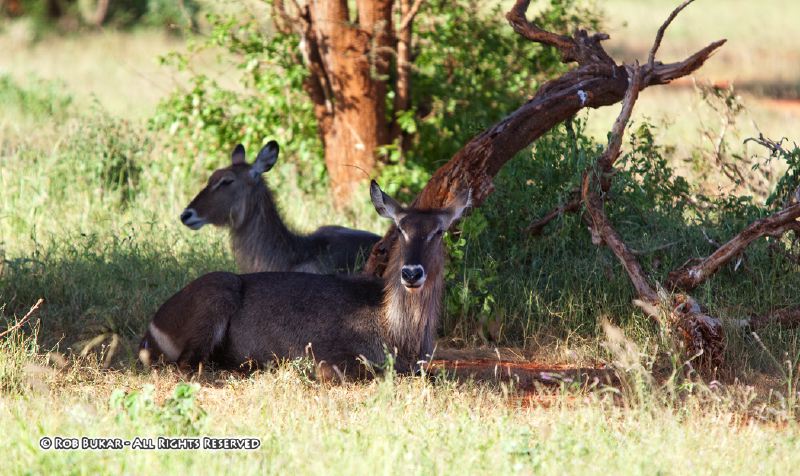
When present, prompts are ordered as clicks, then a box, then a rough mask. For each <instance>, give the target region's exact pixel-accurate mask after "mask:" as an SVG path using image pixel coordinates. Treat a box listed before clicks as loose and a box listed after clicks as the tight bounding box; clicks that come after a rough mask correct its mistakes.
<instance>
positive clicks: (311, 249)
mask: <svg viewBox="0 0 800 476" xmlns="http://www.w3.org/2000/svg"><path fill="white" fill-rule="evenodd" d="M277 160H278V143H277V142H275V141H270V142H269V143H268V144H267V145H265V146H264V147H263V148H262V149H261V152H259V153H258V157H256V160H255V162H253V163H252V164H248V163H247V162H246V161H245V150H244V147H243V146H242V145H241V144H239V145H237V146H236V148H235V149H233V153H232V154H231V161H232V164H231V165H230V166H229V167H225V168H223V169H219V170H216V171H215V172H214V173H213V174H211V178H209V179H208V185H206V187H205V188H204V189H203V190H201V191H200V193H198V194H197V196H196V197H194V200H192V202H191V203H189V206H188V207H186V209H185V210H184V211H183V213H181V221H182V222H183V224H184V225H186V226H188V227H189V228H191V229H193V230H198V229H200V228H201V227H202V226H203V225H206V224H208V223H210V224H212V225H216V226H224V227H228V228H230V232H231V245H232V247H233V254H234V257H235V258H236V265H237V266H238V268H239V270H240V271H241V272H243V273H255V272H259V271H303V272H307V273H329V272H353V271H355V270H356V267H357V261H359V258H363V257H366V256H367V255H369V251H370V249H371V248H372V245H374V244H375V243H376V242H377V241H378V240H379V239H380V237H379V236H378V235H376V234H374V233H369V232H367V231H361V230H352V229H350V228H344V227H341V226H323V227H321V228H318V229H317V230H316V231H315V232H313V233H311V234H310V235H301V234H297V233H294V232H293V231H291V230H290V229H289V228H288V227H287V226H286V224H285V223H284V222H283V220H282V219H281V216H280V214H278V210H277V208H276V207H275V202H274V200H273V199H272V193H271V191H270V190H269V188H268V187H267V185H266V184H265V183H264V180H263V179H262V178H261V174H263V173H264V172H266V171H268V170H270V169H271V168H272V166H273V165H275V162H276V161H277Z"/></svg>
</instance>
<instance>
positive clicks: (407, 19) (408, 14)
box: [397, 0, 422, 30]
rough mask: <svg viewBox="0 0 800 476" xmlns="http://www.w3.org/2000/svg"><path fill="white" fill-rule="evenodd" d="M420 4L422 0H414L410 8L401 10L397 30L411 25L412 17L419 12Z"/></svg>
mask: <svg viewBox="0 0 800 476" xmlns="http://www.w3.org/2000/svg"><path fill="white" fill-rule="evenodd" d="M421 6H422V0H415V2H414V4H413V5H411V7H410V8H407V9H406V11H404V12H403V11H401V13H402V15H403V19H402V20H400V25H398V28H397V29H398V30H405V29H407V28H408V27H410V26H411V22H412V21H414V17H416V16H417V13H418V12H419V7H421Z"/></svg>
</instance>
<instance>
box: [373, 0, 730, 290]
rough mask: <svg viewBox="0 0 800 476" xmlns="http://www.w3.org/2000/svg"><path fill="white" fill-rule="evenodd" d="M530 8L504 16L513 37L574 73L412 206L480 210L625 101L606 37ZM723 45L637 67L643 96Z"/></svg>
mask: <svg viewBox="0 0 800 476" xmlns="http://www.w3.org/2000/svg"><path fill="white" fill-rule="evenodd" d="M528 5H529V1H526V0H519V1H517V2H516V3H515V5H514V7H513V8H512V9H511V11H509V12H508V14H507V15H506V18H507V19H508V21H509V23H510V24H511V26H512V27H513V28H514V30H515V31H517V33H519V34H520V35H522V36H523V37H525V38H527V39H529V40H531V41H534V42H537V43H541V44H544V45H549V46H553V47H555V48H557V49H558V50H559V52H560V53H561V56H562V59H563V61H564V62H571V61H576V62H577V63H578V67H577V68H575V69H573V70H571V71H569V72H567V73H565V74H564V75H563V76H561V77H559V78H557V79H554V80H552V81H549V82H548V83H546V84H545V85H543V86H542V87H541V88H540V89H539V90H538V91H537V92H536V94H535V95H534V97H533V98H532V99H530V100H529V101H527V102H526V103H524V104H522V105H521V106H520V107H519V108H518V109H517V110H515V111H513V112H511V113H510V114H509V115H508V116H506V117H505V118H504V119H502V120H501V121H499V122H498V123H496V124H495V125H493V126H492V127H490V128H489V129H487V130H485V131H483V132H481V133H480V134H478V135H477V136H475V137H473V138H472V139H471V140H470V141H469V142H468V143H467V144H465V145H464V147H463V148H462V149H461V150H459V151H458V152H457V153H456V154H455V155H454V156H453V157H452V158H451V159H450V161H449V162H447V163H446V164H445V165H444V166H442V167H440V168H439V169H438V170H437V171H436V172H435V173H434V174H433V176H432V177H431V179H430V181H428V184H427V185H426V186H425V188H424V189H423V190H422V192H421V193H420V194H419V196H417V198H416V200H415V201H414V204H415V205H416V206H420V207H428V208H436V207H441V206H444V205H445V204H446V203H447V202H448V201H449V200H450V199H451V198H452V196H453V195H454V194H456V193H458V191H460V190H463V189H471V190H472V196H473V201H474V202H473V203H474V204H475V206H478V205H480V204H481V203H482V202H483V200H485V199H486V197H487V196H488V195H489V194H490V193H492V191H493V190H494V186H493V184H492V179H493V178H494V176H495V175H496V174H497V172H498V171H499V170H500V169H501V168H502V167H503V165H505V163H506V162H508V161H509V160H510V159H511V158H512V157H514V155H515V154H516V153H517V152H519V151H520V150H522V149H524V148H525V147H527V146H528V145H529V144H531V143H532V142H533V141H535V140H536V139H538V138H539V137H540V136H541V135H543V134H544V133H546V132H547V131H549V130H550V129H552V128H553V127H555V126H556V125H557V124H559V123H561V122H563V121H565V120H567V119H569V118H571V117H573V116H574V115H575V114H576V113H577V112H578V111H580V110H581V109H583V108H586V107H593V108H598V107H601V106H608V105H611V104H614V103H617V102H619V101H621V100H622V99H623V97H624V95H625V92H626V91H627V89H628V82H629V74H628V72H627V70H626V68H625V67H624V66H620V65H617V64H616V63H615V62H614V61H613V60H612V59H611V57H610V56H609V55H608V54H607V53H606V52H605V51H604V50H603V48H602V45H601V44H600V42H601V41H602V40H604V39H606V38H608V35H606V34H603V33H598V34H594V35H589V34H588V33H587V32H586V31H585V30H579V31H578V32H576V33H575V34H574V36H573V37H568V36H565V35H557V34H554V33H551V32H547V31H544V30H542V29H540V28H538V27H537V26H535V25H533V24H532V23H530V22H529V21H528V20H527V19H526V18H525V12H526V11H527V8H528ZM723 43H725V40H720V41H716V42H714V43H711V44H710V45H708V46H706V47H705V48H703V49H701V50H700V51H698V52H696V53H694V54H693V55H691V56H690V57H688V58H686V59H685V60H683V61H679V62H676V63H670V64H663V63H661V62H659V61H654V62H653V64H652V65H650V64H647V65H645V66H642V67H641V70H642V72H641V75H642V84H641V88H642V89H643V88H646V87H648V86H652V85H657V84H665V83H668V82H670V81H672V80H673V79H676V78H679V77H682V76H685V75H687V74H689V73H691V72H693V71H695V70H696V69H698V68H699V67H700V66H702V64H703V63H704V62H705V61H706V60H707V59H708V58H709V57H710V56H711V54H712V53H713V52H714V51H715V50H716V49H717V48H719V47H720V46H721V45H722V44H723ZM395 238H396V234H395V230H394V227H391V228H390V229H389V230H388V231H387V233H386V235H385V236H384V238H383V239H382V240H381V241H380V242H379V243H378V244H376V245H375V247H374V248H373V250H372V253H371V255H370V257H369V260H368V262H367V266H366V268H365V271H366V272H367V273H371V274H375V275H378V276H380V275H382V274H383V271H384V269H385V265H386V262H387V258H388V255H387V251H386V250H388V249H390V248H391V244H392V242H393V240H394V239H395Z"/></svg>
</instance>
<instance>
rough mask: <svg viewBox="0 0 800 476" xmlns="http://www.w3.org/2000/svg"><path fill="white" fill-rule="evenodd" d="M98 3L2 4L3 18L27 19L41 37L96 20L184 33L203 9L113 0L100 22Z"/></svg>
mask: <svg viewBox="0 0 800 476" xmlns="http://www.w3.org/2000/svg"><path fill="white" fill-rule="evenodd" d="M97 4H98V2H97V0H59V1H53V0H20V1H18V2H9V5H4V4H3V3H0V16H8V17H25V18H28V19H30V20H31V21H32V23H33V25H34V28H35V30H36V31H37V33H39V34H42V33H45V32H47V31H51V30H53V29H59V30H75V29H77V28H79V27H81V26H87V25H89V26H94V25H93V24H94V23H95V22H97V21H100V23H101V24H103V25H104V26H110V27H116V28H130V27H133V26H139V25H142V26H155V27H166V28H169V29H170V31H174V32H181V31H183V30H186V29H190V28H193V27H194V26H195V23H196V22H195V17H196V15H197V13H198V11H199V9H200V7H199V4H198V3H197V2H196V1H195V0H184V1H181V2H175V1H170V0H114V1H110V2H109V4H108V10H107V11H106V12H105V16H104V17H103V18H101V19H98V18H95V15H96V10H97ZM4 7H5V8H4ZM12 7H13V8H12Z"/></svg>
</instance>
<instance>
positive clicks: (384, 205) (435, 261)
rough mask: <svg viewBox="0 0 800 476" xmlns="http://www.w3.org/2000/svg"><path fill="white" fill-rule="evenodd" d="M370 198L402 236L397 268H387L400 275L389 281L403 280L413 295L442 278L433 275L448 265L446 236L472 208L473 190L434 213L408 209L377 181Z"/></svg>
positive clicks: (371, 190)
mask: <svg viewBox="0 0 800 476" xmlns="http://www.w3.org/2000/svg"><path fill="white" fill-rule="evenodd" d="M370 195H371V197H372V203H373V205H375V209H376V210H377V211H378V214H380V215H381V216H382V217H385V218H390V219H392V220H393V221H394V224H395V225H396V226H397V233H398V234H399V236H398V238H397V245H396V246H397V248H396V249H395V251H394V253H393V255H392V258H391V260H392V264H394V266H392V265H391V264H390V266H389V267H388V268H387V273H388V272H398V270H399V276H389V275H387V276H386V279H389V280H393V279H399V280H400V282H401V283H402V285H403V287H404V288H405V290H406V291H408V292H411V293H413V292H417V291H420V290H422V289H423V287H424V286H425V282H426V281H427V280H428V279H430V278H431V277H434V278H440V276H431V274H432V273H437V274H440V273H441V270H442V268H443V266H444V249H443V246H444V245H443V243H442V235H443V234H444V232H445V231H447V229H448V228H450V225H451V224H453V222H455V221H457V220H458V219H459V218H460V217H461V214H462V213H463V212H464V210H465V209H466V208H467V207H469V205H470V193H469V191H464V192H462V193H460V194H458V195H457V196H456V198H455V199H454V200H453V201H451V202H450V204H449V205H448V206H447V207H446V208H441V209H430V210H428V209H417V208H404V207H403V206H401V205H400V204H399V203H397V201H395V200H394V199H393V198H392V197H390V196H389V195H387V194H386V193H384V192H383V190H381V188H380V187H379V186H378V184H377V183H376V182H375V181H374V180H373V181H372V183H371V185H370Z"/></svg>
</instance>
